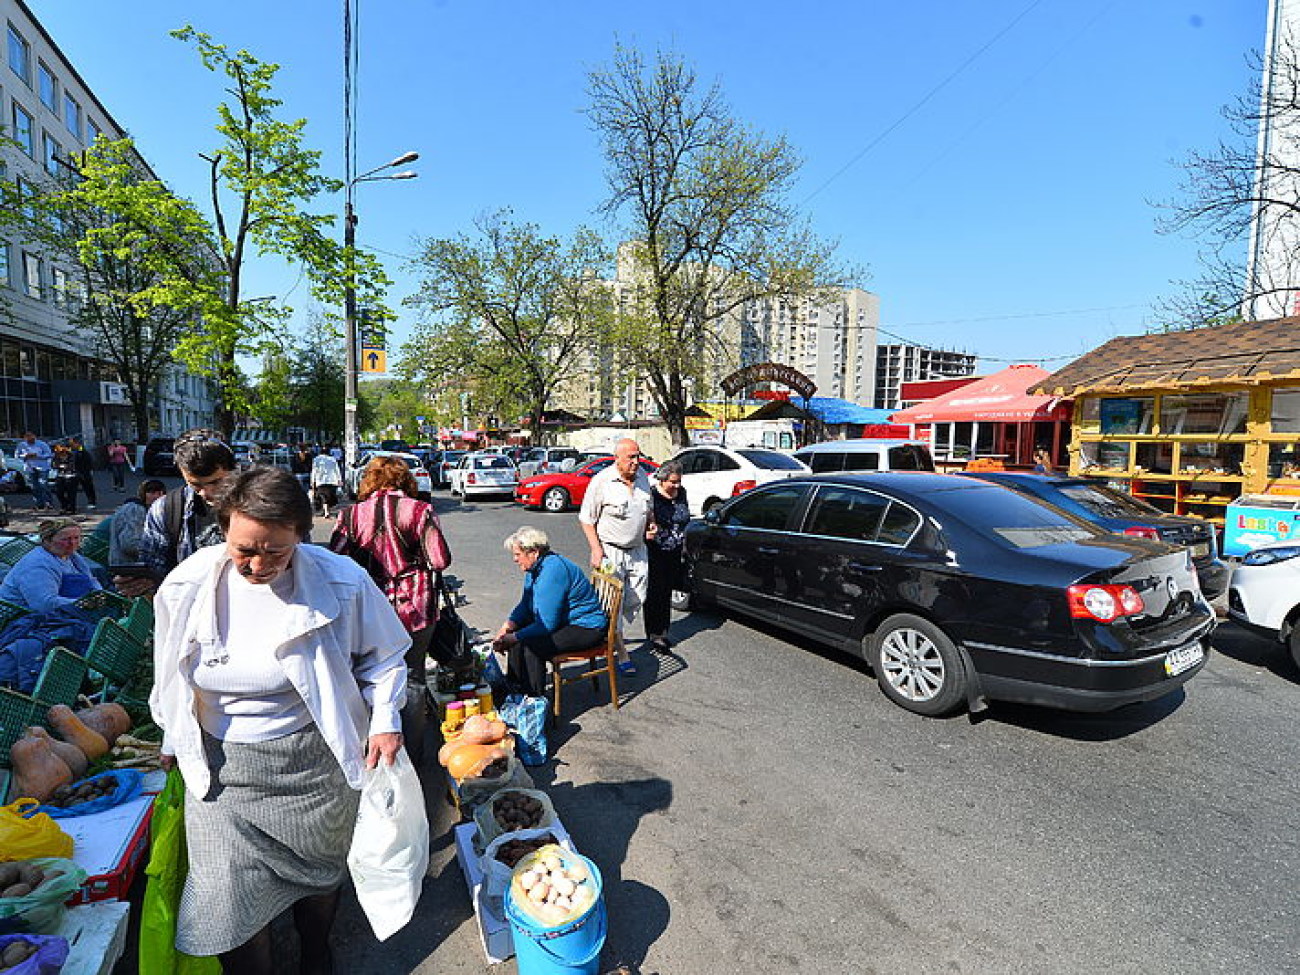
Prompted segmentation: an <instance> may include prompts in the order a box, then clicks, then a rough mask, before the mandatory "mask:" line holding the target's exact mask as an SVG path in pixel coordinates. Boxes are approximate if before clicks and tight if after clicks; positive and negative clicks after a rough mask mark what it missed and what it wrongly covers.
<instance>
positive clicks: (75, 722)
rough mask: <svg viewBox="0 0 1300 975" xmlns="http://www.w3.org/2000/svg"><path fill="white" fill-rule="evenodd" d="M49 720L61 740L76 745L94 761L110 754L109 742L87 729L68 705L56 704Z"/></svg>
mask: <svg viewBox="0 0 1300 975" xmlns="http://www.w3.org/2000/svg"><path fill="white" fill-rule="evenodd" d="M49 719H50V725H51V726H52V727H53V728H54V730H55V731H56V732H57V733H58V735H59V737H60V738H62V739H63V740H64V741H66V742H71V743H72V744H74V745H76V746H77V747H78V748H80V749H81V750H82V751H83V752H85V753H86V757H87V758H89V759H91V760H92V761H93V760H94V759H96V758H100V757H102V756H104V755H106V754H108V748H109V744H108V741H109V740H108V739H107V738H105V737H104V736H103V735H101V734H100V733H99V732H97V731H92V730H91V729H89V728H87V727H86V726H85V724H83V723H82V721H81V719H80V718H78V717H77V716H76V715H75V714H73V713H72V708H70V707H68V706H67V705H66V704H56V705H54V707H52V708H50V714H49Z"/></svg>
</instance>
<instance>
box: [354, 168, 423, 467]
mask: <svg viewBox="0 0 1300 975" xmlns="http://www.w3.org/2000/svg"><path fill="white" fill-rule="evenodd" d="M419 158H420V154H419V153H418V152H407V153H403V154H402V155H400V156H398V157H397V158H396V159H394V160H393V161H392V162H386V163H384V164H383V165H382V166H376V167H375V168H374V169H371V170H368V171H366V172H364V173H362V174H361V175H360V176H354V177H352V179H350V180H348V181H347V183H346V184H345V185H344V193H343V247H344V249H345V251H346V254H347V262H348V266H347V277H346V280H345V281H344V284H343V320H344V344H345V345H346V346H347V348H346V350H345V351H344V353H343V360H344V373H343V375H344V381H343V453H344V459H345V461H346V463H347V465H348V467H352V466H354V465H355V464H356V462H357V351H358V349H357V344H358V343H357V267H356V263H355V262H354V261H353V259H352V254H353V252H354V250H355V247H356V240H357V216H356V212H355V211H354V210H353V208H352V190H353V187H355V186H356V185H357V184H358V183H366V182H374V181H377V180H381V179H415V178H416V177H417V176H419V175H420V174H419V173H417V172H414V171H413V170H409V169H407V170H403V171H402V172H400V173H384V172H382V171H383V170H385V169H392V168H394V167H396V166H404V165H405V164H406V163H409V162H415V160H417V159H419Z"/></svg>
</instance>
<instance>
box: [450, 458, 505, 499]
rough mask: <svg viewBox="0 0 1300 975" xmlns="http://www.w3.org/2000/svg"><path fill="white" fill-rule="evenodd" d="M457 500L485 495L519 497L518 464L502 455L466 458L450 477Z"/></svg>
mask: <svg viewBox="0 0 1300 975" xmlns="http://www.w3.org/2000/svg"><path fill="white" fill-rule="evenodd" d="M448 480H449V481H450V489H451V493H452V495H453V496H456V495H459V496H460V497H462V498H468V497H470V496H479V495H485V494H504V495H505V496H506V497H508V498H513V497H514V496H515V488H516V487H517V486H518V484H519V469H518V468H517V467H515V465H514V461H512V460H511V459H510V458H509V457H505V456H503V455H501V454H466V455H465V456H464V457H462V458H461V459H460V463H459V464H457V465H456V466H455V467H453V468H452V469H451V473H450V474H449V475H448Z"/></svg>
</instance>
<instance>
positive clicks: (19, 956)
mask: <svg viewBox="0 0 1300 975" xmlns="http://www.w3.org/2000/svg"><path fill="white" fill-rule="evenodd" d="M38 950H39V948H38V947H37V945H35V944H34V943H33V942H31V941H26V940H19V941H11V942H9V944H7V945H5V950H4V951H3V952H2V953H0V972H3V971H6V970H7V969H10V968H17V967H18V966H19V965H21V964H22V963H23V962H25V961H26V960H27V959H28V958H30V957H32V955H34V954H36V952H37V951H38Z"/></svg>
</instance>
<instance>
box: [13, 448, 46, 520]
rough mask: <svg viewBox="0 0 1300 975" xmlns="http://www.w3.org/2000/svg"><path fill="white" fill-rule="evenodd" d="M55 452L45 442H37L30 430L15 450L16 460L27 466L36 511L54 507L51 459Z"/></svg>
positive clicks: (28, 483)
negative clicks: (51, 488)
mask: <svg viewBox="0 0 1300 975" xmlns="http://www.w3.org/2000/svg"><path fill="white" fill-rule="evenodd" d="M53 455H54V451H52V450H51V449H50V445H49V444H47V443H46V442H45V441H44V440H37V439H36V434H34V433H32V432H31V431H30V430H29V431H28V432H27V433H25V434H24V435H23V440H22V443H20V444H19V445H18V447H17V448H16V449H15V450H14V459H15V460H21V461H22V462H23V463H24V464H26V465H27V485H28V486H29V487H30V488H31V489H32V503H33V504H34V505H36V510H37V511H41V510H43V509H45V508H53V507H54V498H53V496H52V495H51V494H50V482H49V476H50V458H51V457H52V456H53Z"/></svg>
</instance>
